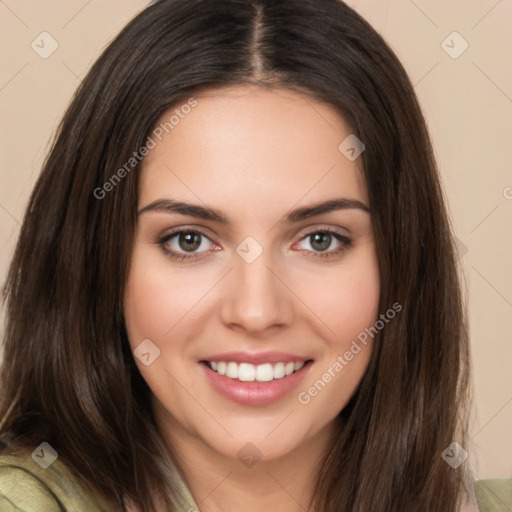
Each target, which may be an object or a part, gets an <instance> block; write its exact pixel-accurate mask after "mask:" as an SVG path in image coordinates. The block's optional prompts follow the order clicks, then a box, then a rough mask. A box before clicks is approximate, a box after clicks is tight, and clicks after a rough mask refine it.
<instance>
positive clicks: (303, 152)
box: [124, 86, 380, 460]
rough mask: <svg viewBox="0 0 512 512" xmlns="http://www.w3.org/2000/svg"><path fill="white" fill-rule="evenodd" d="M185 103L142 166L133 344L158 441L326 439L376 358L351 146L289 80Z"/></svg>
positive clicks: (276, 451)
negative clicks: (368, 332)
mask: <svg viewBox="0 0 512 512" xmlns="http://www.w3.org/2000/svg"><path fill="white" fill-rule="evenodd" d="M195 101H196V102H197V103H196V102H194V101H193V100H190V101H189V102H188V103H187V102H186V101H185V102H183V105H177V106H175V107H173V108H172V109H171V110H170V111H168V112H166V114H165V115H164V116H162V118H161V120H160V121H159V123H160V122H162V123H165V122H167V125H166V126H165V128H164V127H163V125H162V126H160V128H158V127H157V128H156V129H155V131H154V132H153V134H152V135H151V137H152V140H153V142H151V143H150V144H148V146H151V147H152V146H153V145H154V146H155V147H152V149H150V150H149V154H148V155H147V156H146V158H145V159H144V161H143V163H142V168H141V171H140V172H141V176H140V190H139V204H138V208H139V217H138V227H137V232H136V237H135V245H134V248H133V254H132V259H131V266H130V272H129V277H128V282H127V288H126V295H125V304H124V311H125V316H126V324H127V329H128V334H129V339H130V344H131V348H132V350H133V351H134V357H135V361H136V363H137V365H138V368H139V370H140V372H141V374H142V376H143V377H144V379H145V380H146V382H147V384H148V385H149V387H150V388H151V390H152V393H153V407H154V410H155V413H156V417H157V421H158V422H159V425H160V426H161V428H162V429H163V430H164V431H165V432H166V433H167V435H168V436H171V438H173V437H175V438H176V439H177V438H179V439H180V440H184V439H185V440H186V439H189V440H190V442H191V443H195V445H196V446H201V449H203V450H206V451H208V452H209V453H210V454H212V453H215V454H218V455H222V456H227V457H230V458H233V459H235V458H236V457H237V456H238V457H241V455H244V453H243V450H249V451H250V450H251V449H252V450H255V451H256V453H257V454H258V456H261V459H262V460H271V459H277V458H279V457H282V456H284V455H286V454H287V453H291V451H292V450H294V449H296V448H300V447H301V446H304V445H305V444H306V443H308V442H310V441H312V440H313V439H315V438H320V437H322V436H323V437H324V438H325V435H326V433H327V432H328V429H329V428H330V427H332V425H333V420H334V419H335V417H336V416H337V415H338V413H339V412H340V411H341V410H342V409H343V408H344V406H345V405H346V404H347V402H348V400H349V398H350V397H351V396H352V394H353V393H354V391H355V390H356V387H357V386H358V384H359V382H360V380H361V378H362V376H363V374H364V372H365V370H366V368H367V365H368V361H369V357H370V354H371V350H372V338H371V336H366V337H365V336H364V334H363V335H362V336H361V333H364V331H365V328H368V327H370V326H373V324H374V322H375V320H376V318H377V315H378V300H379V291H380V283H379V273H378V264H377V257H376V251H375V244H374V236H373V232H372V226H371V221H370V213H369V211H367V209H366V207H367V206H368V204H369V203H368V194H367V190H366V185H365V181H364V176H363V172H362V169H361V158H355V157H356V156H357V152H356V151H358V150H359V147H358V146H357V144H356V145H354V139H352V138H349V139H348V140H347V141H345V139H346V138H347V137H348V136H349V135H350V134H351V130H350V127H349V126H348V125H347V124H346V123H345V122H344V121H343V119H342V118H341V117H340V116H339V115H338V114H337V113H336V111H335V110H334V109H333V108H332V107H330V106H328V105H325V104H322V103H318V102H313V101H312V100H311V99H309V98H307V97H305V96H302V95H299V94H297V93H294V92H291V91H287V90H283V89H278V90H274V91H269V90H266V89H263V88H259V87H250V86H243V87H242V86H239V87H230V88H224V89H215V90H210V91H208V92H207V93H203V94H201V95H197V96H195ZM185 105H188V107H186V106H185ZM173 115H174V118H172V120H170V119H171V116H173ZM160 139H161V140H160ZM343 141H345V142H344V143H343V144H341V143H342V142H343ZM153 143H154V144H153ZM340 144H341V147H340ZM350 148H354V151H352V150H351V149H350ZM329 201H339V203H337V206H336V207H332V208H326V207H325V205H326V204H328V202H329ZM333 204H334V203H333ZM358 336H359V339H358ZM363 338H366V340H365V343H366V344H365V343H362V342H361V340H362V339H363ZM354 342H355V343H354ZM357 347H358V348H357ZM215 369H216V371H215ZM291 371H293V373H290V372H291ZM222 373H227V375H222ZM248 442H250V443H252V444H253V445H254V447H255V448H254V447H253V448H250V449H249V448H248V447H247V446H246V443H248ZM237 454H238V455H237ZM249 455H250V454H249Z"/></svg>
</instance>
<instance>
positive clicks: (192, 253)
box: [158, 229, 214, 261]
mask: <svg viewBox="0 0 512 512" xmlns="http://www.w3.org/2000/svg"><path fill="white" fill-rule="evenodd" d="M158 244H159V245H160V247H161V248H162V250H163V251H164V253H165V254H167V256H169V257H170V258H172V259H177V260H180V261H183V260H187V259H189V258H190V259H193V258H195V257H196V255H197V254H198V253H202V252H207V251H208V250H209V249H211V247H210V246H211V245H214V244H213V242H212V241H211V240H210V239H209V238H208V237H207V236H206V235H205V234H204V233H203V232H201V231H199V230H197V229H182V230H180V231H175V232H173V233H169V234H167V235H165V236H163V237H162V238H161V239H160V240H158Z"/></svg>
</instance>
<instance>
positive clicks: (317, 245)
mask: <svg viewBox="0 0 512 512" xmlns="http://www.w3.org/2000/svg"><path fill="white" fill-rule="evenodd" d="M306 241H307V242H308V244H306V247H302V248H301V250H302V251H303V252H306V253H311V255H312V256H315V257H320V258H329V257H334V256H338V255H340V254H341V253H342V252H343V251H344V250H345V249H347V248H348V247H349V246H350V245H351V244H352V240H351V239H350V238H348V237H347V236H345V235H342V234H341V233H338V232H337V231H331V230H317V231H311V232H310V233H306V234H305V235H304V236H303V237H302V238H301V240H300V242H299V243H300V244H303V243H304V242H306ZM308 246H309V247H308Z"/></svg>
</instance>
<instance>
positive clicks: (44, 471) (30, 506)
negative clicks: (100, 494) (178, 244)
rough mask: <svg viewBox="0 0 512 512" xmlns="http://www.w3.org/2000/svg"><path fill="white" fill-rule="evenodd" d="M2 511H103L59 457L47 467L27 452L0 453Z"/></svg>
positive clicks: (95, 499) (100, 505) (0, 502)
mask: <svg viewBox="0 0 512 512" xmlns="http://www.w3.org/2000/svg"><path fill="white" fill-rule="evenodd" d="M0 510H1V511H2V512H4V511H5V512H32V511H34V510H44V511H45V512H63V511H66V512H67V511H69V512H71V511H73V512H105V510H106V509H105V508H104V507H103V506H102V504H101V502H100V501H99V500H98V498H97V497H96V496H95V495H94V494H93V493H91V492H90V491H88V490H87V489H86V488H85V487H83V486H82V484H80V483H79V482H78V480H77V479H76V478H75V477H74V475H73V474H72V473H71V471H70V470H69V469H68V468H67V466H66V465H65V464H63V463H62V462H61V461H60V460H59V459H57V460H55V461H53V462H52V463H51V464H50V465H49V466H48V467H46V468H45V467H43V466H41V465H40V464H38V463H37V462H36V461H35V460H34V459H33V458H32V456H31V454H30V453H26V454H25V453H24V454H16V455H2V454H0Z"/></svg>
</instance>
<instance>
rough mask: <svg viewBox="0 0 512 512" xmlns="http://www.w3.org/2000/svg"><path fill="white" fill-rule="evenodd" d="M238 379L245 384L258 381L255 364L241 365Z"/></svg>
mask: <svg viewBox="0 0 512 512" xmlns="http://www.w3.org/2000/svg"><path fill="white" fill-rule="evenodd" d="M238 378H239V379H240V380H242V381H244V382H252V381H253V380H254V379H256V367H255V366H254V365H253V364H247V363H240V366H239V367H238Z"/></svg>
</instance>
